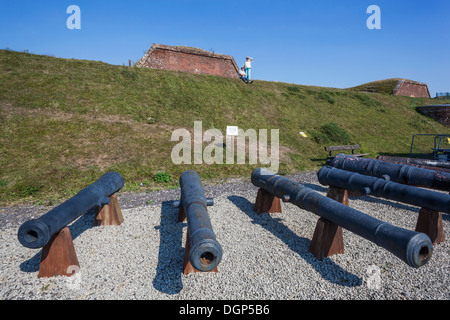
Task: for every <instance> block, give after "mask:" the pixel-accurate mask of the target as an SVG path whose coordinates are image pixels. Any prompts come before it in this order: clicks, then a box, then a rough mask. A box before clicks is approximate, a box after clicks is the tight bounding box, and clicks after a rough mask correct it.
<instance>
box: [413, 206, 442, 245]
mask: <svg viewBox="0 0 450 320" xmlns="http://www.w3.org/2000/svg"><path fill="white" fill-rule="evenodd" d="M416 231H417V232H423V233H425V234H426V235H427V236H428V237H430V240H431V242H432V243H433V245H435V244H438V243H441V242H444V241H445V235H444V224H443V222H442V212H439V211H436V210H431V209H428V208H420V210H419V217H418V218H417V224H416Z"/></svg>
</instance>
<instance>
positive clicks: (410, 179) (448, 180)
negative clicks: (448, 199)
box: [327, 154, 450, 191]
mask: <svg viewBox="0 0 450 320" xmlns="http://www.w3.org/2000/svg"><path fill="white" fill-rule="evenodd" d="M327 165H330V166H332V167H335V168H338V169H342V170H347V171H352V172H357V173H360V174H363V175H366V176H374V177H377V178H382V177H383V176H389V178H390V180H391V181H394V182H397V183H402V184H408V185H410V186H418V187H419V186H420V187H425V188H431V189H436V190H443V191H450V173H447V172H443V171H436V170H429V169H423V168H418V167H413V166H408V165H402V164H396V163H391V162H386V161H381V160H377V159H370V158H361V157H355V156H351V155H345V154H338V155H336V156H335V157H334V158H333V159H331V160H329V161H327Z"/></svg>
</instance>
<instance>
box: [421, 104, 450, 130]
mask: <svg viewBox="0 0 450 320" xmlns="http://www.w3.org/2000/svg"><path fill="white" fill-rule="evenodd" d="M416 110H417V111H418V112H419V113H421V114H424V115H426V116H429V117H431V118H433V119H434V120H436V121H437V122H439V123H441V124H443V125H444V126H446V127H449V128H450V104H441V105H433V106H422V107H416Z"/></svg>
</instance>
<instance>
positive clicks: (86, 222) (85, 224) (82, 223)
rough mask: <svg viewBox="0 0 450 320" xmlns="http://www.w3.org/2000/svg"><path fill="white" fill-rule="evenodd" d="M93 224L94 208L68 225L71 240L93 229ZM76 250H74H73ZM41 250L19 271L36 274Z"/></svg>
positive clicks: (21, 265)
mask: <svg viewBox="0 0 450 320" xmlns="http://www.w3.org/2000/svg"><path fill="white" fill-rule="evenodd" d="M94 222H95V208H93V209H90V210H88V211H87V212H86V213H85V214H84V215H82V216H81V217H79V218H78V219H77V220H75V221H74V222H73V223H72V224H70V225H68V227H69V230H70V234H71V235H72V240H75V239H76V238H77V237H78V236H79V235H81V234H82V233H83V232H84V231H86V230H88V229H90V228H93V227H94ZM75 250H76V248H75ZM41 255H42V249H41V250H39V251H38V252H37V253H36V254H35V255H34V256H33V257H31V258H30V259H28V260H27V261H24V262H22V263H21V264H20V270H21V271H23V272H37V271H39V266H40V263H41Z"/></svg>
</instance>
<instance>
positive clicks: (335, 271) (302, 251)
mask: <svg viewBox="0 0 450 320" xmlns="http://www.w3.org/2000/svg"><path fill="white" fill-rule="evenodd" d="M228 200H230V201H231V202H232V203H233V204H234V205H235V206H236V207H238V208H239V209H240V210H241V211H242V212H244V213H245V214H247V215H248V216H249V217H250V218H251V219H252V220H253V221H252V223H254V224H257V225H260V226H261V227H263V228H264V229H266V230H267V231H269V232H271V233H272V234H273V235H274V236H276V237H277V238H279V239H280V240H281V241H283V242H284V243H285V244H286V245H287V246H288V247H289V248H290V249H291V250H292V251H293V252H295V253H297V254H298V255H299V256H300V257H301V258H302V259H304V260H305V261H306V262H308V263H309V264H310V265H311V266H312V267H313V268H314V269H315V270H316V271H317V272H318V273H319V274H320V275H321V276H322V278H323V279H324V280H326V281H329V282H331V283H334V284H337V285H341V286H345V287H356V286H360V285H362V283H363V280H362V279H361V278H360V277H358V276H356V275H354V274H352V273H350V272H348V271H346V270H344V269H342V268H341V267H340V266H339V265H337V264H335V263H334V262H333V261H332V260H331V259H329V258H324V259H323V260H322V261H320V260H317V259H316V258H315V257H314V255H313V254H312V253H310V252H309V251H308V249H309V245H310V243H311V240H310V239H307V238H303V237H299V236H298V235H297V234H295V233H294V232H293V231H292V230H290V229H289V228H288V227H287V226H286V225H285V224H283V223H282V222H281V220H282V219H280V218H273V217H272V216H271V215H270V214H268V213H264V214H261V215H260V214H257V213H256V212H254V211H253V207H254V203H251V202H250V201H248V200H247V199H246V198H243V197H240V196H229V197H228ZM311 214H312V213H311Z"/></svg>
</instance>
